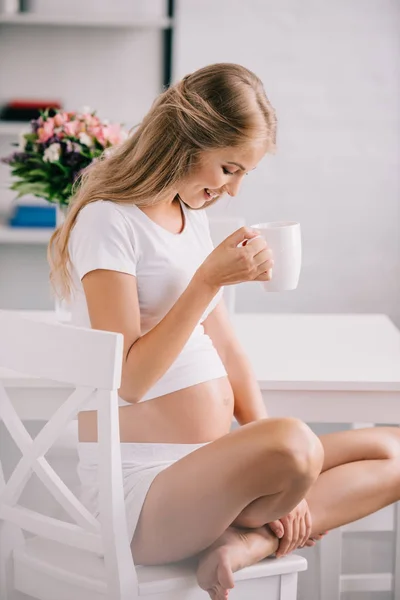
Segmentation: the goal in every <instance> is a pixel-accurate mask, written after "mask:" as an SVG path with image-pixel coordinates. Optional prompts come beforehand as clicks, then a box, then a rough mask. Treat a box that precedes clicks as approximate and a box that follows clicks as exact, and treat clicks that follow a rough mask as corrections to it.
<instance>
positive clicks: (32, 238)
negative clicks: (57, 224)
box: [0, 225, 53, 244]
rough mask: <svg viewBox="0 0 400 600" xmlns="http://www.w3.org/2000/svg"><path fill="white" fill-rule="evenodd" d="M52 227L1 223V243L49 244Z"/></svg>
mask: <svg viewBox="0 0 400 600" xmlns="http://www.w3.org/2000/svg"><path fill="white" fill-rule="evenodd" d="M52 233H53V229H52V228H51V227H46V228H44V227H43V228H39V227H9V226H7V225H0V244H48V242H49V240H50V237H51V235H52Z"/></svg>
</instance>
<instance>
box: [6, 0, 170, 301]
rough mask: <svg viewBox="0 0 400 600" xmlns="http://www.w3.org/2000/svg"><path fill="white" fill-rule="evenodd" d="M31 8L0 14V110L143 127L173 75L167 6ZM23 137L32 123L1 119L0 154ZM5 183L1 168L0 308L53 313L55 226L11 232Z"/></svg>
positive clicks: (95, 0) (98, 3)
mask: <svg viewBox="0 0 400 600" xmlns="http://www.w3.org/2000/svg"><path fill="white" fill-rule="evenodd" d="M0 4H2V2H1V0H0ZM30 6H31V10H32V12H26V13H15V14H9V13H3V12H1V9H0V104H1V105H3V104H5V103H7V102H8V101H9V100H11V99H13V98H17V99H18V98H27V99H29V98H32V99H40V100H42V99H46V98H50V99H58V100H60V101H61V104H62V106H63V107H64V108H65V110H79V109H80V108H82V107H83V106H85V105H88V106H90V107H92V108H93V109H95V110H96V111H97V112H98V114H99V116H100V117H101V118H106V119H108V120H110V121H111V122H120V123H122V124H123V125H124V127H125V128H126V129H129V128H130V126H131V125H136V124H137V123H138V122H140V120H141V119H142V117H143V115H144V114H145V113H146V111H147V110H148V109H149V107H150V106H151V103H152V102H153V100H154V98H155V97H156V95H157V94H158V93H160V92H161V91H162V89H163V83H164V81H165V77H166V73H168V76H169V69H168V66H167V63H166V62H165V61H166V56H170V33H169V31H168V30H169V29H172V28H173V24H174V23H173V18H170V17H169V16H168V14H169V12H168V2H167V0H151V1H148V2H145V1H144V0H113V1H112V2H103V1H102V0H84V1H83V2H82V0H68V2H54V0H32V3H30ZM107 6H108V8H107ZM107 11H110V12H109V14H107ZM111 11H112V12H111ZM166 53H167V54H166ZM29 130H30V124H29V122H9V121H2V120H1V119H0V156H7V155H8V154H11V153H12V152H13V150H14V151H15V150H16V148H13V146H12V143H14V142H18V136H19V134H20V133H22V132H24V131H25V132H28V131H29ZM9 179H10V177H9V171H8V167H7V166H6V165H2V164H0V308H26V309H29V308H36V309H38V308H40V309H47V308H51V307H52V306H53V304H54V303H53V300H52V299H51V298H50V296H49V273H48V263H47V259H46V246H47V244H48V242H49V240H50V237H51V235H52V233H53V229H52V228H40V229H39V228H29V227H21V228H16V227H10V226H8V224H7V220H8V218H9V216H10V214H11V211H12V210H13V202H14V201H15V193H14V192H13V191H10V189H9ZM31 200H32V199H29V200H27V201H28V202H30V201H31ZM22 202H24V199H22Z"/></svg>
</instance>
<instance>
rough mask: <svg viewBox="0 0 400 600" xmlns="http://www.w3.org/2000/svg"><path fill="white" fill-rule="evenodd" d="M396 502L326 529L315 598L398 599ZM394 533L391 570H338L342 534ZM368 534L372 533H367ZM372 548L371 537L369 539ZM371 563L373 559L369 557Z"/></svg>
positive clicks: (399, 506) (399, 513) (399, 511)
mask: <svg viewBox="0 0 400 600" xmlns="http://www.w3.org/2000/svg"><path fill="white" fill-rule="evenodd" d="M374 425H375V424H374V423H362V422H360V423H352V424H351V427H352V429H362V428H364V427H373V426H374ZM399 525H400V503H399V502H397V503H396V504H392V505H391V506H387V507H386V508H384V509H382V510H379V511H377V512H376V513H373V514H372V515H369V516H368V517H365V518H364V519H360V520H358V521H355V522H354V523H349V525H345V526H344V527H340V528H338V529H335V530H334V531H331V532H329V535H328V536H326V537H325V538H324V539H323V540H322V541H321V542H319V548H318V564H319V582H318V587H319V596H318V598H319V600H340V598H341V597H342V594H344V593H346V592H347V593H349V592H357V593H363V592H364V593H372V592H391V593H392V594H393V598H394V600H400V526H399ZM360 532H362V533H368V534H373V533H383V532H390V533H392V534H394V538H395V539H394V551H395V557H394V561H393V563H394V572H391V571H387V572H383V573H381V572H379V573H374V572H372V573H363V574H359V573H351V574H343V573H342V549H343V542H344V540H345V539H346V537H348V536H351V534H354V533H360ZM371 537H372V536H371ZM371 549H372V540H371ZM371 562H372V563H373V562H374V561H373V560H371Z"/></svg>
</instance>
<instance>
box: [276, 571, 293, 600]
mask: <svg viewBox="0 0 400 600" xmlns="http://www.w3.org/2000/svg"><path fill="white" fill-rule="evenodd" d="M296 598H297V573H288V574H287V575H281V592H280V595H279V600H296Z"/></svg>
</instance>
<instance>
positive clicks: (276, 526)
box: [268, 520, 285, 539]
mask: <svg viewBox="0 0 400 600" xmlns="http://www.w3.org/2000/svg"><path fill="white" fill-rule="evenodd" d="M268 527H269V528H270V529H271V531H272V533H274V534H275V535H276V537H277V538H279V539H281V538H282V537H283V535H284V533H285V530H284V528H283V525H282V523H281V522H280V521H279V520H278V521H271V523H268Z"/></svg>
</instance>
